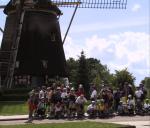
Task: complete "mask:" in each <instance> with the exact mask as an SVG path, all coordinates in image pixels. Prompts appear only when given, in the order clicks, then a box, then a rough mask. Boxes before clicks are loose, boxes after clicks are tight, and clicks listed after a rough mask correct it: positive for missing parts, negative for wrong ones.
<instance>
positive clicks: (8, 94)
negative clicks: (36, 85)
mask: <svg viewBox="0 0 150 128" xmlns="http://www.w3.org/2000/svg"><path fill="white" fill-rule="evenodd" d="M30 91H31V89H27V88H16V89H7V90H6V89H3V90H2V91H1V92H0V101H26V100H27V99H28V93H29V92H30Z"/></svg>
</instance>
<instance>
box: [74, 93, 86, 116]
mask: <svg viewBox="0 0 150 128" xmlns="http://www.w3.org/2000/svg"><path fill="white" fill-rule="evenodd" d="M86 102H87V99H86V98H85V97H84V95H83V94H81V95H80V96H78V98H77V99H76V101H75V103H76V105H77V116H78V118H82V117H83V116H84V105H85V103H86Z"/></svg>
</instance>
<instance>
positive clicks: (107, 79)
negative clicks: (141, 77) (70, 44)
mask: <svg viewBox="0 0 150 128" xmlns="http://www.w3.org/2000/svg"><path fill="white" fill-rule="evenodd" d="M67 66H68V73H69V80H70V82H71V83H73V85H74V87H75V88H77V86H78V84H79V83H82V84H83V85H86V89H87V91H88V90H89V88H90V87H89V85H88V83H90V84H91V85H92V84H95V85H97V86H99V85H100V84H102V82H104V83H105V84H108V85H110V86H112V87H113V88H117V87H119V85H120V86H121V85H122V86H123V85H124V83H125V82H128V83H129V84H131V85H134V81H135V77H134V76H133V75H132V73H130V72H129V71H128V70H127V68H125V69H122V70H116V71H115V74H111V73H110V71H109V69H108V67H107V65H103V64H102V63H101V62H100V60H98V59H95V58H86V56H85V54H84V52H83V51H82V52H81V56H79V59H78V60H75V59H73V58H69V59H68V60H67ZM148 85H150V84H148ZM133 87H134V86H133ZM88 92H89V91H88Z"/></svg>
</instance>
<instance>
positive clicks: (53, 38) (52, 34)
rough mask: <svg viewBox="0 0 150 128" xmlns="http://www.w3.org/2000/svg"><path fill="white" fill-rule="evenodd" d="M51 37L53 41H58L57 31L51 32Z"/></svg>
mask: <svg viewBox="0 0 150 128" xmlns="http://www.w3.org/2000/svg"><path fill="white" fill-rule="evenodd" d="M50 37H51V41H53V42H54V41H56V33H55V32H51V34H50Z"/></svg>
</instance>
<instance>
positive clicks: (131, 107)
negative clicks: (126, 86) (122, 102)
mask: <svg viewBox="0 0 150 128" xmlns="http://www.w3.org/2000/svg"><path fill="white" fill-rule="evenodd" d="M134 107H135V103H134V100H133V98H132V95H128V100H127V108H128V114H134Z"/></svg>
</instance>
